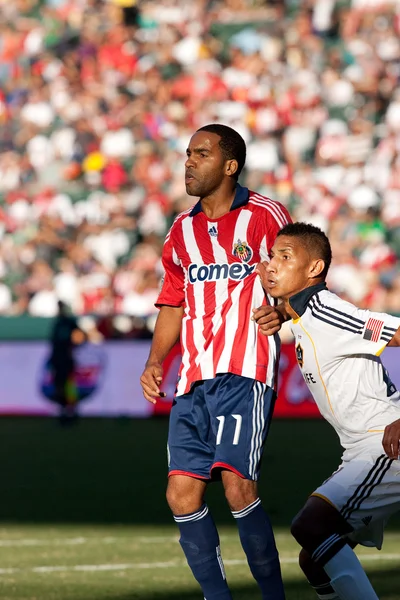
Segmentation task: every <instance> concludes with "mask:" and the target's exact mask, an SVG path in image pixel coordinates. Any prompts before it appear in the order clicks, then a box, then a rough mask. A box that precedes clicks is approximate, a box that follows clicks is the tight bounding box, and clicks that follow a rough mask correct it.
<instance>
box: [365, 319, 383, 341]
mask: <svg viewBox="0 0 400 600" xmlns="http://www.w3.org/2000/svg"><path fill="white" fill-rule="evenodd" d="M383 324H384V323H383V321H378V319H368V321H367V324H366V325H365V331H364V335H363V338H364V340H370V341H371V342H377V341H378V340H379V336H380V335H381V331H382V327H383Z"/></svg>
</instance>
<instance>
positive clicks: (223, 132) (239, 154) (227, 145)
mask: <svg viewBox="0 0 400 600" xmlns="http://www.w3.org/2000/svg"><path fill="white" fill-rule="evenodd" d="M197 131H208V132H210V133H215V134H216V135H219V137H220V138H221V139H220V141H219V146H220V148H221V152H222V156H223V157H224V159H225V160H231V159H234V160H236V161H237V163H238V169H237V171H236V173H235V175H234V178H235V179H236V181H237V180H238V179H239V175H240V173H241V172H242V169H243V167H244V163H245V162H246V143H245V141H244V139H243V138H242V136H241V135H240V133H238V132H237V131H235V130H234V129H232V127H228V125H221V124H220V123H211V124H210V125H204V127H200V129H198V130H197Z"/></svg>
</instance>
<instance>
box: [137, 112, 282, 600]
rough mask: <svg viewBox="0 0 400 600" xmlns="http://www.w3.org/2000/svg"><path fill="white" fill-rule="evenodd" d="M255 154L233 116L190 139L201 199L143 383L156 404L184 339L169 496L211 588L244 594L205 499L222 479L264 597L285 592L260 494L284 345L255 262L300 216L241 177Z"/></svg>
mask: <svg viewBox="0 0 400 600" xmlns="http://www.w3.org/2000/svg"><path fill="white" fill-rule="evenodd" d="M245 160H246V144H245V142H244V140H243V138H242V137H241V136H240V135H239V134H238V133H237V132H236V131H235V130H233V129H232V128H230V127H227V126H225V125H219V124H212V125H207V126H204V127H202V128H200V129H199V130H197V131H196V133H195V134H194V135H193V136H192V138H191V140H190V143H189V145H188V148H187V159H186V162H185V185H186V191H187V193H188V194H189V196H196V197H198V198H199V201H198V202H197V204H196V205H195V206H194V207H193V209H192V210H191V211H185V212H183V213H182V214H181V215H179V216H178V217H177V218H176V220H175V222H174V224H173V226H172V228H171V230H170V232H169V233H168V235H167V238H166V241H165V245H164V249H163V266H164V269H165V279H164V283H163V286H162V290H161V293H160V295H159V297H158V300H157V306H158V307H159V308H160V313H159V316H158V318H157V322H156V325H155V330H154V336H153V341H152V345H151V350H150V355H149V359H148V361H147V363H146V367H145V370H144V372H143V374H142V377H141V383H142V388H143V394H144V397H145V398H146V399H147V400H149V401H150V402H153V403H154V402H155V401H156V399H157V398H159V397H160V387H161V385H162V373H163V371H162V363H163V361H164V359H165V358H166V356H167V355H168V353H169V352H170V350H171V349H172V347H173V346H174V345H175V344H176V342H177V340H178V339H180V342H181V346H182V352H183V356H182V364H181V367H180V370H179V375H178V383H177V391H176V395H175V397H174V403H173V406H172V411H171V418H170V426H169V434H168V455H169V465H168V466H169V480H168V489H167V500H168V503H169V506H170V508H171V510H172V513H173V515H174V519H175V521H176V523H177V524H178V526H179V530H180V534H181V538H180V542H181V546H182V549H183V551H184V553H185V555H186V559H187V562H188V564H189V566H190V568H191V569H192V572H193V575H194V577H195V578H196V580H197V581H198V582H199V584H200V586H201V589H202V591H203V594H204V596H205V597H206V598H208V599H209V600H213V599H215V600H217V598H220V599H221V600H222V599H227V600H228V599H230V598H232V596H231V593H230V591H229V588H228V584H227V581H226V577H225V573H224V569H223V566H222V558H221V555H220V548H219V537H218V532H217V529H216V527H215V524H214V521H213V519H212V517H211V515H210V514H209V511H208V507H207V505H206V504H205V501H204V494H205V491H206V487H207V483H209V482H210V481H212V480H213V479H222V484H223V486H224V490H225V496H226V499H227V501H228V504H229V507H230V509H231V511H232V515H233V517H234V518H235V519H236V522H237V525H238V529H239V536H240V540H241V543H242V546H243V549H244V551H245V553H246V556H247V560H248V563H249V566H250V570H251V572H252V574H253V576H254V578H255V579H256V581H257V583H258V585H259V587H260V589H261V591H262V597H263V598H264V600H284V597H285V595H284V591H283V584H282V578H281V573H280V565H279V559H278V552H277V549H276V546H275V540H274V535H273V532H272V528H271V524H270V521H269V518H268V516H267V514H266V513H265V511H264V509H263V508H262V506H261V500H260V499H259V497H258V492H257V480H258V477H259V470H260V463H261V456H262V450H263V446H264V443H265V441H266V438H267V435H268V429H269V424H270V421H271V418H272V413H273V408H274V404H275V397H276V360H277V358H278V354H279V343H278V345H277V339H275V338H274V337H270V338H267V337H265V336H258V335H257V331H256V329H255V326H254V323H252V322H251V321H250V316H251V308H252V307H254V306H257V305H258V304H259V303H266V302H267V300H266V297H265V294H264V291H263V289H262V287H261V285H260V283H259V281H258V278H257V277H256V276H255V274H254V270H255V266H256V264H257V262H258V261H260V260H261V258H266V257H267V256H268V252H269V249H270V248H271V246H272V244H273V242H274V239H275V236H276V233H277V231H278V230H279V229H280V228H281V227H282V225H284V224H285V223H287V222H288V221H289V220H290V217H289V215H288V213H287V211H286V210H285V208H284V207H283V206H282V205H281V204H280V203H278V202H275V201H272V200H268V199H266V198H265V197H263V196H260V195H258V194H255V193H254V192H252V191H250V190H248V188H244V187H242V186H240V185H239V184H238V183H237V181H238V177H239V175H240V173H241V170H242V168H243V166H244V164H245ZM269 308H270V309H271V315H270V318H271V320H274V319H277V318H278V315H279V313H278V312H277V310H276V309H273V308H272V307H269ZM260 357H264V358H263V359H262V360H261V359H260ZM249 406H250V407H252V408H251V409H250V410H249Z"/></svg>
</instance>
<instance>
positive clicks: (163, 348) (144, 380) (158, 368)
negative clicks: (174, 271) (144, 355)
mask: <svg viewBox="0 0 400 600" xmlns="http://www.w3.org/2000/svg"><path fill="white" fill-rule="evenodd" d="M182 317H183V308H182V307H181V306H179V307H175V306H161V308H160V312H159V315H158V318H157V322H156V326H155V329H154V334H153V341H152V344H151V349H150V355H149V358H148V360H147V362H146V366H145V369H144V371H143V373H142V376H141V378H140V384H141V386H142V389H143V396H144V397H145V398H146V400H148V401H149V402H151V403H152V404H155V403H156V401H157V398H160V397H162V395H163V392H162V391H161V389H160V388H161V383H162V377H163V369H162V363H163V360H164V359H165V357H166V356H167V354H168V353H169V351H170V350H171V349H172V348H173V346H174V345H175V344H176V342H177V341H178V340H179V335H180V331H181V325H182Z"/></svg>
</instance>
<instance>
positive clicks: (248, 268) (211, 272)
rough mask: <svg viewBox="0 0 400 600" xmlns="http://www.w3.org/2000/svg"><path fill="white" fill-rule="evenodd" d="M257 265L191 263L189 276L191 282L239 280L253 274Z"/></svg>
mask: <svg viewBox="0 0 400 600" xmlns="http://www.w3.org/2000/svg"><path fill="white" fill-rule="evenodd" d="M255 268H256V265H247V264H246V263H233V264H232V265H228V264H227V263H223V264H216V263H212V264H211V265H198V264H196V263H192V264H191V265H189V269H188V276H189V281H190V283H196V281H218V279H234V280H235V281H239V280H241V279H245V277H248V276H249V275H251V274H252V273H253V271H254V269H255Z"/></svg>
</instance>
